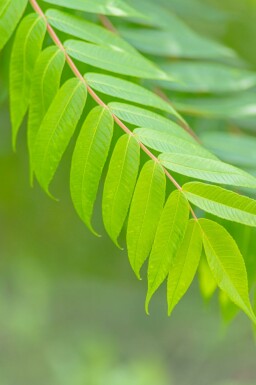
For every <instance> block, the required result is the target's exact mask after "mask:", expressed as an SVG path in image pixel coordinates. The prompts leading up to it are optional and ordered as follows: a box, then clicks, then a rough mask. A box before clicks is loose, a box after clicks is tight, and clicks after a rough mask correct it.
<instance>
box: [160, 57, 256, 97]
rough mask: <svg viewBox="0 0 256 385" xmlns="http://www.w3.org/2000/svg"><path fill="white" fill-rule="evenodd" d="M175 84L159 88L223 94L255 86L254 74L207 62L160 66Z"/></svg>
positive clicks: (255, 78)
mask: <svg viewBox="0 0 256 385" xmlns="http://www.w3.org/2000/svg"><path fill="white" fill-rule="evenodd" d="M161 68H162V69H163V71H165V72H166V73H167V74H169V75H170V76H173V77H174V78H175V79H176V80H177V82H161V84H160V85H161V87H162V88H166V89H170V90H177V91H184V92H197V93H198V92H207V93H225V92H237V91H243V90H246V89H248V88H251V87H253V86H255V85H256V73H255V72H252V71H246V70H242V69H240V68H236V67H229V66H226V65H223V64H218V63H210V62H209V63H208V62H191V61H190V62H186V61H184V62H182V61H180V62H174V63H166V64H163V65H161Z"/></svg>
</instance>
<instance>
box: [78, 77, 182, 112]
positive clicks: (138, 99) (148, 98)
mask: <svg viewBox="0 0 256 385" xmlns="http://www.w3.org/2000/svg"><path fill="white" fill-rule="evenodd" d="M85 78H86V80H87V82H88V83H89V85H90V86H91V87H92V88H93V89H94V90H96V91H99V92H102V93H103V94H107V95H110V96H115V97H117V98H120V99H124V100H128V101H130V102H133V103H138V104H142V105H145V106H149V107H154V108H158V109H160V110H163V111H166V112H169V113H170V114H172V115H174V116H176V117H177V116H178V114H177V112H176V111H175V110H174V109H173V108H172V107H171V105H170V104H169V103H167V102H165V101H164V100H163V99H161V98H160V97H159V96H157V95H156V94H154V93H153V92H151V91H149V90H147V89H146V88H144V87H141V86H139V85H137V84H134V83H132V82H129V81H128V80H123V79H120V78H117V77H114V76H109V75H103V74H97V73H87V74H86V75H85Z"/></svg>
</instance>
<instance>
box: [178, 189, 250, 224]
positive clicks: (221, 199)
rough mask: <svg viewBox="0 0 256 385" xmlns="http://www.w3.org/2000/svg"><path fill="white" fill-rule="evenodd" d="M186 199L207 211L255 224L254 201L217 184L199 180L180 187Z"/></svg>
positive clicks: (240, 221) (221, 216) (243, 222)
mask: <svg viewBox="0 0 256 385" xmlns="http://www.w3.org/2000/svg"><path fill="white" fill-rule="evenodd" d="M182 189H183V191H184V194H185V195H186V197H187V199H188V200H189V201H190V202H191V203H193V204H194V205H196V206H197V207H199V208H200V209H202V210H204V211H207V212H208V213H211V214H214V215H217V216H218V217H220V218H224V219H227V220H230V221H234V222H238V223H242V224H244V225H248V226H256V201H255V200H254V199H251V198H248V197H246V196H243V195H240V194H237V193H235V192H233V191H229V190H226V189H223V188H221V187H219V186H214V185H209V184H205V183H200V182H190V183H186V184H185V185H184V186H183V187H182Z"/></svg>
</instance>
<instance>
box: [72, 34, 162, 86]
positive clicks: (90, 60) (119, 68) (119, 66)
mask: <svg viewBox="0 0 256 385" xmlns="http://www.w3.org/2000/svg"><path fill="white" fill-rule="evenodd" d="M64 46H65V49H66V50H67V53H68V54H69V55H70V56H71V57H72V58H74V59H77V60H79V61H81V62H82V63H86V64H90V65H91V66H94V67H98V68H102V69H104V70H106V71H111V72H115V73H118V74H123V75H130V76H135V77H139V78H142V79H143V78H144V79H166V80H167V79H168V77H167V76H166V74H165V73H164V72H162V71H161V70H160V69H158V68H157V67H156V66H155V65H154V64H153V63H151V62H150V61H149V60H148V59H146V58H144V57H143V56H139V55H138V54H133V53H131V52H127V51H123V50H120V49H116V48H115V47H105V46H99V45H95V44H90V43H85V42H82V41H78V40H67V41H66V42H65V43H64Z"/></svg>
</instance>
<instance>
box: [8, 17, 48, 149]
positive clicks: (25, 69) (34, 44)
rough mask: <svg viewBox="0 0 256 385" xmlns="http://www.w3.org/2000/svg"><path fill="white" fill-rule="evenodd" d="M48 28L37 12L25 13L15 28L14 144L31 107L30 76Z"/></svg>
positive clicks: (12, 70) (12, 80)
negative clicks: (16, 28)
mask: <svg viewBox="0 0 256 385" xmlns="http://www.w3.org/2000/svg"><path fill="white" fill-rule="evenodd" d="M45 32H46V24H45V21H44V20H43V19H42V18H41V17H40V16H38V15H37V14H36V13H31V14H29V15H28V16H26V17H25V18H24V19H23V20H22V22H21V23H20V25H19V28H18V30H17V32H16V36H15V40H14V44H13V49H12V54H11V62H10V110H11V122H12V132H13V135H12V142H13V147H14V148H15V146H16V137H17V134H18V130H19V127H20V125H21V123H22V120H23V118H24V116H25V114H26V111H27V108H28V104H29V96H30V86H31V77H32V74H33V70H34V66H35V63H36V60H37V58H38V56H39V54H40V51H41V48H42V44H43V39H44V36H45Z"/></svg>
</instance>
